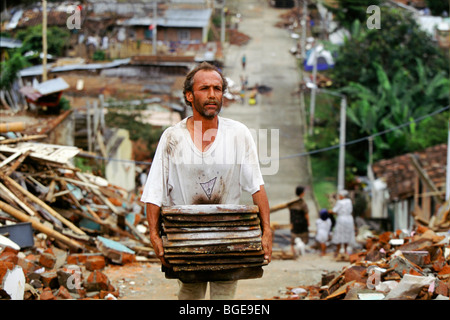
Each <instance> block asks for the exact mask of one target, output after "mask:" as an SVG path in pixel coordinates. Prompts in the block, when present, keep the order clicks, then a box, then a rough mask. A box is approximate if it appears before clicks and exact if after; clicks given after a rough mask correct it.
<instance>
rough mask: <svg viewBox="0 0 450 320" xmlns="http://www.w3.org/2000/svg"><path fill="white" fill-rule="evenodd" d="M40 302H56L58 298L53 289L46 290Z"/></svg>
mask: <svg viewBox="0 0 450 320" xmlns="http://www.w3.org/2000/svg"><path fill="white" fill-rule="evenodd" d="M39 300H56V297H55V296H54V295H53V292H52V289H50V288H44V290H43V291H42V293H41V295H40V297H39Z"/></svg>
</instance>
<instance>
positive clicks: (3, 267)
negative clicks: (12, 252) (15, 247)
mask: <svg viewBox="0 0 450 320" xmlns="http://www.w3.org/2000/svg"><path fill="white" fill-rule="evenodd" d="M12 269H14V263H12V262H11V261H0V283H3V277H4V276H5V274H6V272H8V270H12Z"/></svg>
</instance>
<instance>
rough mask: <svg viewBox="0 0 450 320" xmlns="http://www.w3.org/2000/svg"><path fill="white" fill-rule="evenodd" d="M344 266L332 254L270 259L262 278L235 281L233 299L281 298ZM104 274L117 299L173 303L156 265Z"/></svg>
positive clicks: (169, 283)
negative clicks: (291, 290) (298, 287)
mask: <svg viewBox="0 0 450 320" xmlns="http://www.w3.org/2000/svg"><path fill="white" fill-rule="evenodd" d="M348 264H349V263H348V262H342V261H336V260H335V259H334V257H333V254H332V253H328V254H327V255H326V256H323V257H321V256H320V255H319V254H318V253H315V252H314V253H306V254H305V255H304V256H300V257H298V258H297V259H286V260H281V259H276V260H272V262H271V263H270V264H269V265H267V266H264V267H263V269H264V275H263V277H262V278H259V279H247V280H241V281H239V283H238V289H237V293H236V297H235V299H236V300H265V299H272V298H274V297H279V298H283V297H285V296H286V291H287V290H288V287H290V288H292V287H296V286H300V285H317V284H319V283H320V281H321V279H322V274H324V273H327V272H332V271H341V270H342V268H343V267H345V266H348ZM105 274H106V275H107V276H108V278H109V279H110V281H111V283H112V285H113V286H115V288H116V289H118V290H119V292H120V296H119V300H177V296H176V294H177V291H178V283H177V280H174V279H166V278H165V276H164V273H163V272H161V267H160V264H159V263H153V262H152V263H148V262H136V263H132V264H127V265H125V266H115V265H110V266H108V267H107V268H106V269H105ZM206 298H208V295H207V297H206Z"/></svg>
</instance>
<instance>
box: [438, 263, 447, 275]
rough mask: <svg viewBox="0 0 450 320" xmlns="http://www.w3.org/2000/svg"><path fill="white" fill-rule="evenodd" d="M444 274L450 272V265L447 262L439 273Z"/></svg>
mask: <svg viewBox="0 0 450 320" xmlns="http://www.w3.org/2000/svg"><path fill="white" fill-rule="evenodd" d="M444 274H450V265H448V264H446V265H445V266H443V267H442V269H441V270H440V271H439V273H438V275H444Z"/></svg>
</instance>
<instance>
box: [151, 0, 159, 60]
mask: <svg viewBox="0 0 450 320" xmlns="http://www.w3.org/2000/svg"><path fill="white" fill-rule="evenodd" d="M157 20H158V0H153V30H152V36H153V39H152V47H153V55H154V56H156V55H157V54H158V50H157V45H158V42H157V37H156V36H157V29H158V28H157V26H156V25H157Z"/></svg>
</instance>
